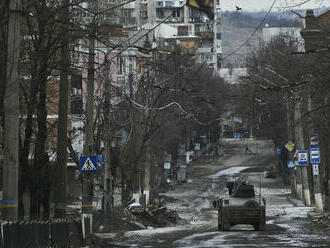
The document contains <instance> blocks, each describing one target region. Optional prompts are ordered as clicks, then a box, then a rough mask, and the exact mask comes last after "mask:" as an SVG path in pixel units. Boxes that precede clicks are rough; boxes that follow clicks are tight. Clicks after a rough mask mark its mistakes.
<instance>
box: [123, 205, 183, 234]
mask: <svg viewBox="0 0 330 248" xmlns="http://www.w3.org/2000/svg"><path fill="white" fill-rule="evenodd" d="M125 212H126V215H127V216H129V217H128V218H127V220H129V221H130V222H131V223H132V224H134V225H135V226H136V227H137V228H138V229H146V228H148V227H149V228H150V227H165V226H173V225H175V224H181V223H183V222H184V220H182V219H181V218H180V217H179V215H178V213H177V212H176V211H174V210H169V209H168V208H166V207H165V206H156V205H150V206H149V207H148V209H146V208H145V209H144V211H129V210H128V211H127V210H126V211H125Z"/></svg>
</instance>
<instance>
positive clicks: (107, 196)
mask: <svg viewBox="0 0 330 248" xmlns="http://www.w3.org/2000/svg"><path fill="white" fill-rule="evenodd" d="M107 56H108V55H107V54H106V55H105V61H104V65H105V70H104V73H105V75H104V76H105V82H104V84H105V95H106V97H105V111H104V112H105V113H104V122H105V125H104V128H105V146H104V152H105V153H104V160H105V161H104V162H105V165H104V183H103V185H104V186H103V190H104V211H105V213H108V212H109V210H110V209H111V207H112V195H113V189H112V175H111V158H110V147H111V132H110V127H111V125H110V114H111V109H110V104H111V81H110V80H109V73H110V70H109V69H110V63H109V61H108V58H107Z"/></svg>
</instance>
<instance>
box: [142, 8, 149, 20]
mask: <svg viewBox="0 0 330 248" xmlns="http://www.w3.org/2000/svg"><path fill="white" fill-rule="evenodd" d="M141 17H142V18H147V17H148V11H145V10H144V11H141Z"/></svg>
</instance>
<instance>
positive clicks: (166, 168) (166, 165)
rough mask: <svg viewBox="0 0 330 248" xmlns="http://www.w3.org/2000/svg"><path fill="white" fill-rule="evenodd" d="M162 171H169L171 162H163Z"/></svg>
mask: <svg viewBox="0 0 330 248" xmlns="http://www.w3.org/2000/svg"><path fill="white" fill-rule="evenodd" d="M164 169H165V170H170V169H171V162H165V163H164Z"/></svg>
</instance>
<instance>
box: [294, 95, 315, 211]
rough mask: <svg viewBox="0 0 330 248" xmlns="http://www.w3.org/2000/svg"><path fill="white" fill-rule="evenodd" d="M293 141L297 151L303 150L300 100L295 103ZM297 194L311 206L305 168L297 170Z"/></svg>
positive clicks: (301, 167) (300, 167)
mask: <svg viewBox="0 0 330 248" xmlns="http://www.w3.org/2000/svg"><path fill="white" fill-rule="evenodd" d="M295 141H296V144H297V149H301V150H304V148H305V145H304V136H303V129H302V121H301V99H296V101H295ZM297 174H298V175H297V193H298V197H299V198H300V199H301V200H304V201H305V204H306V205H307V206H310V205H311V199H310V192H309V186H308V172H307V167H306V166H299V167H298V168H297Z"/></svg>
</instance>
